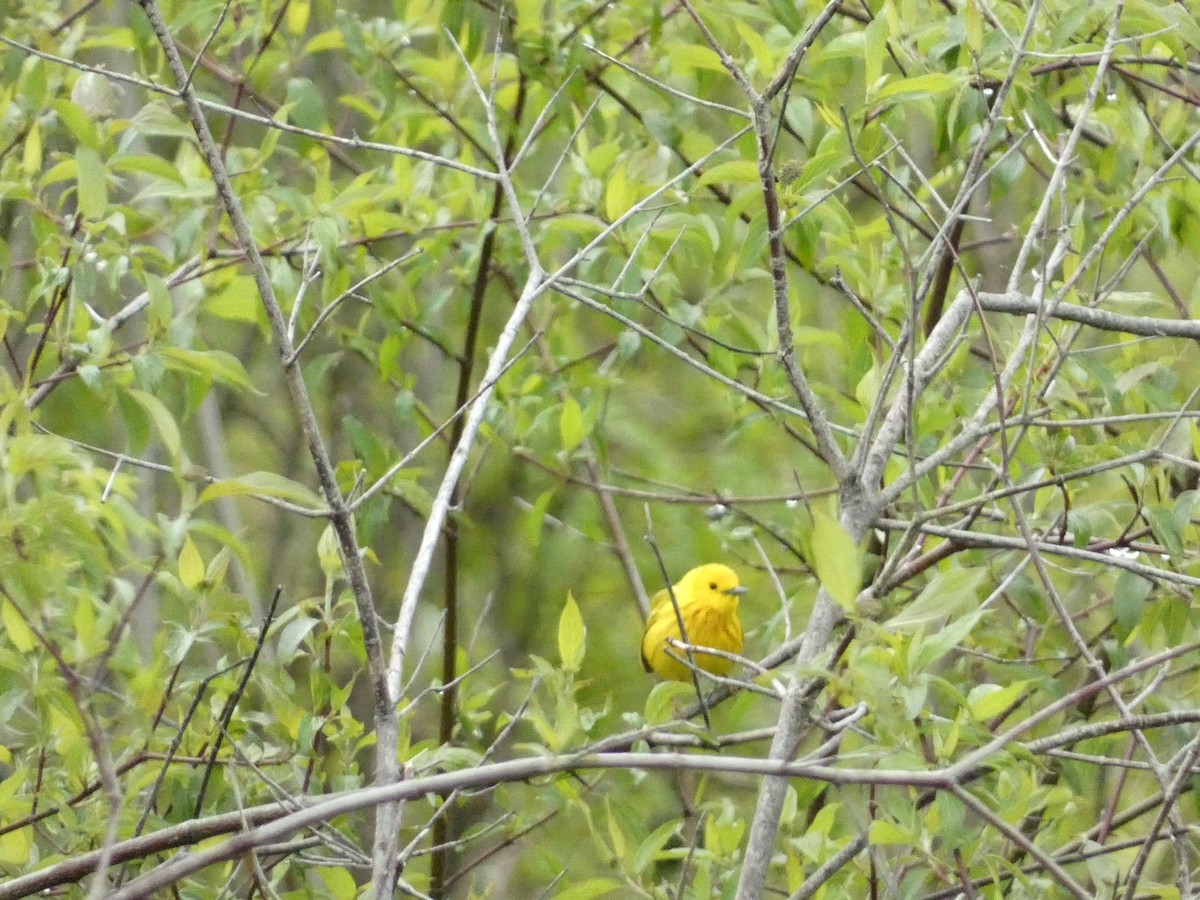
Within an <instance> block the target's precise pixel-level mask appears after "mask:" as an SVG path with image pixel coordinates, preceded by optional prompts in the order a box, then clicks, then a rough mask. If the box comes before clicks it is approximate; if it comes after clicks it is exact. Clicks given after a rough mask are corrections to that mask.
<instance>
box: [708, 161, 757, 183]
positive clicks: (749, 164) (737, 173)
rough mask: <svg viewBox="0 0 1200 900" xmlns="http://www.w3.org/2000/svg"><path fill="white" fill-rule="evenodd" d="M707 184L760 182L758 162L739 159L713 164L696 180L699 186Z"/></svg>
mask: <svg viewBox="0 0 1200 900" xmlns="http://www.w3.org/2000/svg"><path fill="white" fill-rule="evenodd" d="M707 184H758V163H756V162H754V161H753V160H749V159H737V160H734V161H733V162H727V163H721V164H720V165H719V166H713V167H712V168H711V169H709V170H708V171H706V172H705V173H704V174H703V175H701V176H700V180H699V181H697V182H696V186H697V187H704V186H705V185H707Z"/></svg>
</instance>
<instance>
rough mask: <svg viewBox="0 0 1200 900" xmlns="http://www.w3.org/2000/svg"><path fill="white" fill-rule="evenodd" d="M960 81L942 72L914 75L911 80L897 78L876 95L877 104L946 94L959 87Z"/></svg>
mask: <svg viewBox="0 0 1200 900" xmlns="http://www.w3.org/2000/svg"><path fill="white" fill-rule="evenodd" d="M959 82H960V79H959V78H958V77H957V76H954V75H947V74H945V73H942V72H931V73H929V74H928V75H914V76H913V77H911V78H897V79H894V80H892V81H889V82H888V83H887V84H885V85H884V86H883V87H882V88H880V89H879V91H878V92H877V93H876V94H875V97H874V100H875V101H876V102H883V101H884V100H896V99H899V98H904V99H906V100H917V99H921V98H925V97H934V96H936V95H938V94H944V93H946V92H947V91H952V90H954V89H955V88H957V87H958V85H959Z"/></svg>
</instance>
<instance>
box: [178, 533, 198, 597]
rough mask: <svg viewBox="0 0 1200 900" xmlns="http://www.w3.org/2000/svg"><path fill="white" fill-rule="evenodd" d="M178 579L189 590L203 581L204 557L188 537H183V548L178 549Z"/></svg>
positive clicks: (192, 589)
mask: <svg viewBox="0 0 1200 900" xmlns="http://www.w3.org/2000/svg"><path fill="white" fill-rule="evenodd" d="M179 580H180V581H182V582H183V586H184V587H185V588H187V589H188V590H189V591H194V590H196V589H197V588H198V587H200V585H202V584H203V583H204V559H203V558H202V557H201V556H200V551H199V550H197V549H196V545H195V544H194V543H193V542H192V539H191V538H190V537H186V538H184V539H183V548H182V549H181V550H180V551H179Z"/></svg>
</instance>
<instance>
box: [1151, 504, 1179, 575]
mask: <svg viewBox="0 0 1200 900" xmlns="http://www.w3.org/2000/svg"><path fill="white" fill-rule="evenodd" d="M1143 513H1144V515H1145V516H1146V521H1147V522H1149V523H1150V528H1151V529H1152V530H1153V531H1154V536H1155V537H1156V538H1158V540H1159V542H1160V543H1161V544H1162V545H1163V546H1164V547H1165V548H1166V550H1167V554H1168V555H1169V556H1170V557H1171V560H1172V561H1173V562H1178V561H1179V560H1180V559H1181V557H1182V556H1183V539H1182V537H1181V536H1180V534H1179V525H1178V524H1177V523H1176V521H1175V516H1174V514H1173V512H1172V510H1170V509H1167V508H1166V507H1164V506H1148V507H1146V508H1145V509H1144V510H1143Z"/></svg>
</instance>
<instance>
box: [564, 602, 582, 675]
mask: <svg viewBox="0 0 1200 900" xmlns="http://www.w3.org/2000/svg"><path fill="white" fill-rule="evenodd" d="M586 639H587V628H585V627H584V624H583V616H582V615H580V613H579V604H577V603H576V602H575V598H574V597H573V596H572V595H571V592H570V591H568V592H567V602H566V603H565V604H564V605H563V611H562V614H561V615H560V616H559V617H558V655H559V658H560V659H561V660H562V667H563V668H564V669H566V670H567V671H568V672H576V671H578V670H579V666H580V664H581V663H582V662H583V654H584V650H585V649H586V648H585V646H584V642H585V641H586Z"/></svg>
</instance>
